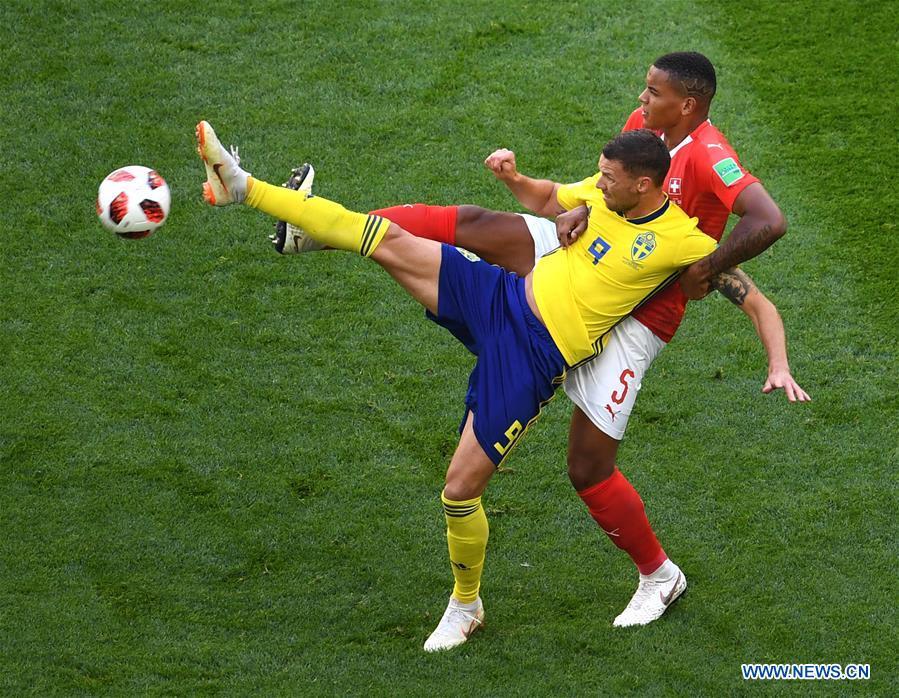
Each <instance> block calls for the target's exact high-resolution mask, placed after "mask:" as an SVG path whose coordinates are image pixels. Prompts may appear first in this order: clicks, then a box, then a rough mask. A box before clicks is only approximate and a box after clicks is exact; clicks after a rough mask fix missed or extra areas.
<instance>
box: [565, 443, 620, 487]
mask: <svg viewBox="0 0 899 698" xmlns="http://www.w3.org/2000/svg"><path fill="white" fill-rule="evenodd" d="M614 472H615V459H614V458H608V457H604V456H603V455H601V454H596V453H583V452H581V453H578V452H574V453H572V452H569V453H568V479H569V480H570V481H571V484H572V486H573V487H574V489H576V490H577V491H578V492H580V491H581V490H585V489H587V488H588V487H592V486H593V485H596V484H598V483H600V482H602V481H603V480H605V479H607V478H609V477H611V476H612V473H614Z"/></svg>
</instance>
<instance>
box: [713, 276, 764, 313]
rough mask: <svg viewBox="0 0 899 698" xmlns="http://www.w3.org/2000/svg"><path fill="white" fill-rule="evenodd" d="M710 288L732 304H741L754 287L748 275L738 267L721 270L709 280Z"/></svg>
mask: <svg viewBox="0 0 899 698" xmlns="http://www.w3.org/2000/svg"><path fill="white" fill-rule="evenodd" d="M711 284H712V288H714V289H715V290H716V291H718V292H719V293H720V294H721V295H722V296H724V297H725V298H727V299H728V300H729V301H730V302H731V303H733V304H734V305H743V301H745V300H746V296H748V295H749V292H750V291H751V290H752V289H754V288H755V284H753V283H752V279H750V278H749V275H748V274H747V273H746V272H744V271H743V270H742V269H740V268H739V267H734V268H733V269H728V270H727V271H723V272H721V273H720V274H718V275H717V276H713V277H712V280H711Z"/></svg>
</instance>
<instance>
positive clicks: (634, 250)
mask: <svg viewBox="0 0 899 698" xmlns="http://www.w3.org/2000/svg"><path fill="white" fill-rule="evenodd" d="M655 248H656V236H655V233H652V232H650V231H648V230H647V231H645V232H642V233H640V234H639V235H638V236H637V237H635V238H634V242H633V244H632V245H631V259H632V260H634V261H635V262H642V261H643V260H644V259H646V258H647V257H648V256H649V255H651V254H652V251H653V250H654V249H655Z"/></svg>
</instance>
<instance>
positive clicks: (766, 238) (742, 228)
mask: <svg viewBox="0 0 899 698" xmlns="http://www.w3.org/2000/svg"><path fill="white" fill-rule="evenodd" d="M733 212H734V213H736V214H737V215H738V216H740V220H739V222H738V223H737V224H736V225H735V226H734V229H733V230H732V231H731V233H730V235H729V236H728V237H727V239H726V240H725V241H724V242H723V243H721V246H720V247H718V249H717V250H715V251H714V252H713V253H712V254H710V255H709V256H708V257H706V258H705V259H702V260H700V261H699V262H697V263H696V264H693V265H691V266H690V267H689V268H688V269H687V270H686V271H685V272H684V273H683V274H681V277H680V284H681V288H683V290H684V293H686V294H687V297H688V298H692V299H694V300H696V299H699V298H702V297H703V296H705V295H706V294H707V293H708V292H709V290H710V289H709V282H710V281H711V278H712V277H713V276H714V275H715V274H719V273H721V272H722V271H724V270H727V269H731V268H732V267H736V266H737V265H738V264H740V263H741V262H745V261H746V260H748V259H752V258H753V257H756V256H758V255H760V254H761V253H762V252H764V251H765V250H766V249H768V248H769V247H770V246H771V245H772V244H774V243H775V242H776V241H777V240H779V239H780V238H781V237H783V235H784V233H786V232H787V219H786V218H784V215H783V213H781V210H780V208H779V207H778V205H777V204H776V203H775V202H774V199H772V198H771V195H770V194H768V192H767V191H766V190H765V187H763V186H762V184H761V183H760V182H754V183H752V184H750V185H749V186H748V187H746V188H745V189H744V190H743V191H742V192H740V195H739V196H738V197H737V198H736V199H735V200H734V206H733Z"/></svg>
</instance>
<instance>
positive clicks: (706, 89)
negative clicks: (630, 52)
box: [653, 51, 718, 102]
mask: <svg viewBox="0 0 899 698" xmlns="http://www.w3.org/2000/svg"><path fill="white" fill-rule="evenodd" d="M653 65H654V66H655V67H656V68H658V69H659V70H664V71H665V72H666V73H668V79H669V81H670V82H672V83H673V84H674V85H675V86H677V87H680V89H681V91H682V92H683V93H684V94H686V95H687V96H689V97H699V98H700V99H707V100H708V101H710V102H711V101H712V97H714V96H715V91H716V90H717V89H718V81H717V79H716V77H715V66H713V65H712V62H711V61H710V60H709V59H708V58H706V57H705V56H703V55H702V54H701V53H696V52H695V51H678V52H676V53H666V54H665V55H664V56H659V57H658V58H657V59H656V60H655V61H653Z"/></svg>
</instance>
